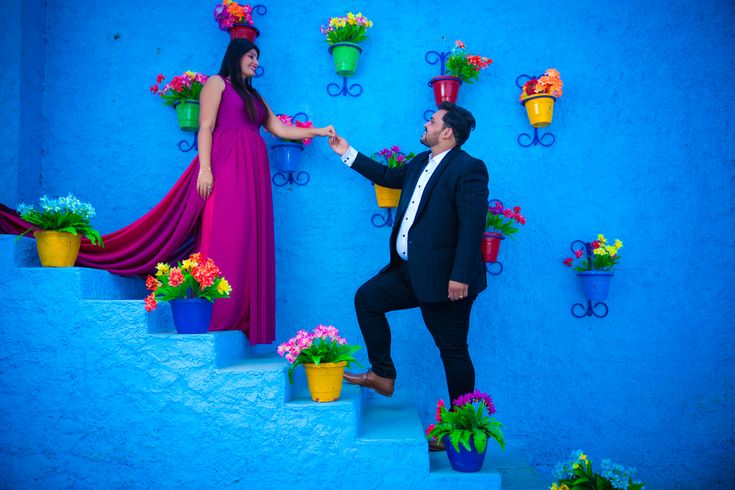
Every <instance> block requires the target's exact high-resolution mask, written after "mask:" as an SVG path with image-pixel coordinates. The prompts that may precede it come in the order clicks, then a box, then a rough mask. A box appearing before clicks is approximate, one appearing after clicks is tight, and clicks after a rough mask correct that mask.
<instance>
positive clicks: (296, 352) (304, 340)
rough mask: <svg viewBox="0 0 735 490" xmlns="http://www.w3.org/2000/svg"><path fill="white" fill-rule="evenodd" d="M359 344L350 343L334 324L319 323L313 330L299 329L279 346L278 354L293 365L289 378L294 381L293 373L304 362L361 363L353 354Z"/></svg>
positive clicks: (290, 368)
mask: <svg viewBox="0 0 735 490" xmlns="http://www.w3.org/2000/svg"><path fill="white" fill-rule="evenodd" d="M359 348H360V346H359V345H348V344H347V340H346V339H344V338H342V337H340V336H339V330H337V329H336V328H335V327H333V326H332V325H329V326H326V325H319V326H317V327H316V328H314V329H313V330H312V331H311V332H307V331H306V330H299V331H298V332H296V336H295V337H292V338H291V339H290V340H288V341H287V342H284V343H282V344H281V345H279V346H278V349H277V350H278V355H280V356H281V357H285V358H286V360H287V361H288V362H290V363H291V366H290V367H289V368H288V379H289V380H290V381H291V383H293V373H294V371H295V370H296V368H297V367H298V366H300V365H302V364H316V365H319V364H320V363H327V362H342V361H346V362H347V365H348V366H349V365H351V364H352V363H353V362H354V363H355V364H357V365H358V366H360V363H359V362H357V361H356V360H355V358H354V357H352V354H353V353H354V352H355V351H357V350H358V349H359Z"/></svg>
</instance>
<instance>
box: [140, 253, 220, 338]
mask: <svg viewBox="0 0 735 490" xmlns="http://www.w3.org/2000/svg"><path fill="white" fill-rule="evenodd" d="M145 285H146V288H148V290H149V291H151V293H150V294H149V295H148V296H147V297H146V298H145V309H146V311H148V312H151V311H153V310H155V309H156V306H157V301H169V302H170V303H171V314H172V315H173V320H174V326H175V327H176V331H177V332H178V333H184V334H190V333H206V332H207V331H208V330H209V322H210V320H211V318H212V306H213V305H214V300H216V299H220V298H229V297H230V293H231V292H232V287H231V286H230V283H229V282H227V279H225V278H224V277H223V276H222V275H221V272H220V269H219V267H217V265H216V264H215V263H214V261H213V260H212V259H209V258H205V257H203V256H202V254H200V253H193V254H191V255H190V256H189V258H188V259H185V260H183V261H180V262H178V264H177V265H176V267H171V266H170V265H169V264H164V263H162V262H159V263H158V265H156V276H155V277H153V276H150V275H149V276H148V278H147V279H146V281H145Z"/></svg>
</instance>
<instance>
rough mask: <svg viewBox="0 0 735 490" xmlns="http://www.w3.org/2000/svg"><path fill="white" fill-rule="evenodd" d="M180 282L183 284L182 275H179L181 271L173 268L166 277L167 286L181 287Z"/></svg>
mask: <svg viewBox="0 0 735 490" xmlns="http://www.w3.org/2000/svg"><path fill="white" fill-rule="evenodd" d="M182 282H184V275H183V274H182V273H181V269H179V268H178V267H173V268H172V269H171V272H170V273H169V275H168V285H169V286H172V287H176V286H179V285H181V283H182Z"/></svg>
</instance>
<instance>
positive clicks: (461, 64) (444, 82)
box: [429, 40, 493, 107]
mask: <svg viewBox="0 0 735 490" xmlns="http://www.w3.org/2000/svg"><path fill="white" fill-rule="evenodd" d="M492 62H493V60H491V59H490V58H486V57H484V56H479V55H476V54H468V53H467V51H466V48H465V44H464V43H463V42H462V41H461V40H457V41H455V42H454V48H453V49H452V52H451V53H450V55H449V58H447V65H446V66H447V69H446V74H444V75H440V76H438V77H434V78H432V79H431V80H429V86H430V87H432V88H433V89H434V102H436V105H437V107H438V106H439V104H441V103H442V102H445V101H449V102H457V96H458V95H459V86H460V85H461V84H462V82H464V83H473V82H474V81H475V80H477V79H478V77H479V74H480V70H483V69H485V68H487V67H488V66H490V64H492Z"/></svg>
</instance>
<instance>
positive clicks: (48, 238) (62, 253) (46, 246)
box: [33, 231, 82, 267]
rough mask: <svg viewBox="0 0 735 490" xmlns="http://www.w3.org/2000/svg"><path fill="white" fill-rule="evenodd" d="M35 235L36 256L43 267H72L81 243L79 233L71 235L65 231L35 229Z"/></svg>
mask: <svg viewBox="0 0 735 490" xmlns="http://www.w3.org/2000/svg"><path fill="white" fill-rule="evenodd" d="M33 236H34V237H36V248H37V249H38V258H39V259H41V265H42V266H44V267H73V266H74V263H75V262H76V261H77V255H79V246H80V245H81V244H82V236H81V235H72V234H71V233H68V232H65V231H37V232H35V233H33Z"/></svg>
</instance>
